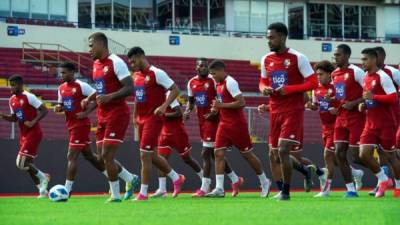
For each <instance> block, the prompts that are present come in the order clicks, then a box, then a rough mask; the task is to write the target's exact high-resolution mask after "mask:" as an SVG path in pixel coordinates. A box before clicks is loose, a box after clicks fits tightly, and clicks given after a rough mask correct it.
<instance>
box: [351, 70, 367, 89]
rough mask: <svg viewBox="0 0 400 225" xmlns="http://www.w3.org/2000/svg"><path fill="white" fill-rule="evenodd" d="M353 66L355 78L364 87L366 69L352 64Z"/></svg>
mask: <svg viewBox="0 0 400 225" xmlns="http://www.w3.org/2000/svg"><path fill="white" fill-rule="evenodd" d="M351 68H352V69H353V70H354V79H355V80H356V81H357V83H358V84H360V86H361V87H362V86H363V85H364V78H365V74H366V73H365V72H364V70H362V69H360V68H359V67H356V66H354V65H351Z"/></svg>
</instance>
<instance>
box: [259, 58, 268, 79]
mask: <svg viewBox="0 0 400 225" xmlns="http://www.w3.org/2000/svg"><path fill="white" fill-rule="evenodd" d="M266 58H267V55H265V56H263V57H262V58H261V63H260V67H261V68H260V69H261V77H262V78H267V69H266V68H265V59H266Z"/></svg>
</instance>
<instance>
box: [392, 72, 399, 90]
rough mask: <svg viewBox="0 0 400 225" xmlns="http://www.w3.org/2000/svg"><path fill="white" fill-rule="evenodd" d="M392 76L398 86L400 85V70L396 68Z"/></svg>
mask: <svg viewBox="0 0 400 225" xmlns="http://www.w3.org/2000/svg"><path fill="white" fill-rule="evenodd" d="M392 77H393V81H394V82H395V83H396V84H397V86H400V70H397V69H394V70H393V71H392Z"/></svg>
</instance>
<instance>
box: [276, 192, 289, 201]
mask: <svg viewBox="0 0 400 225" xmlns="http://www.w3.org/2000/svg"><path fill="white" fill-rule="evenodd" d="M276 200H278V201H288V200H290V195H288V194H283V193H281V194H280V195H279V196H278V197H277V198H276Z"/></svg>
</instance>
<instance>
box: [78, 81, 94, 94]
mask: <svg viewBox="0 0 400 225" xmlns="http://www.w3.org/2000/svg"><path fill="white" fill-rule="evenodd" d="M77 82H78V84H79V85H80V86H81V90H82V94H83V95H84V96H90V95H92V94H93V93H95V92H96V90H95V89H94V88H92V86H90V85H89V84H88V83H86V82H82V81H77Z"/></svg>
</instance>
